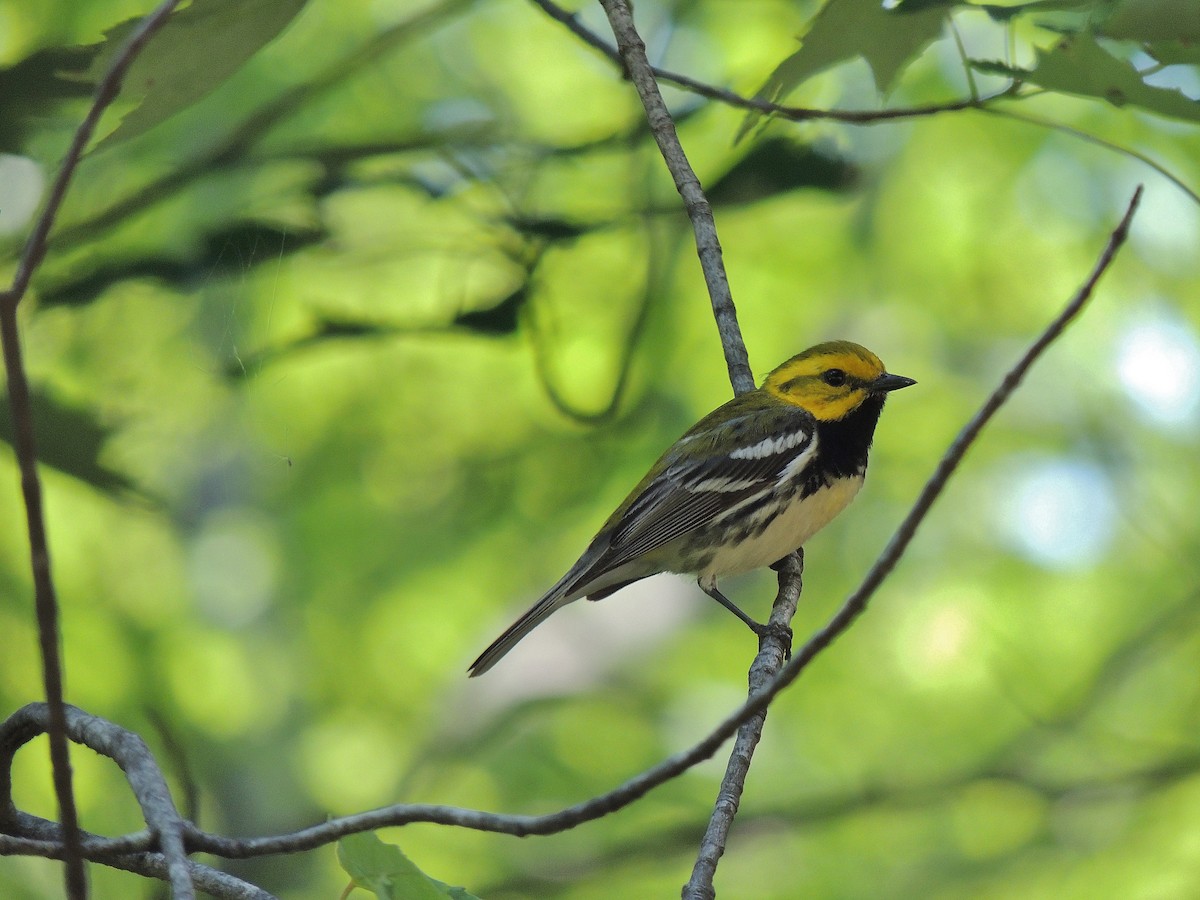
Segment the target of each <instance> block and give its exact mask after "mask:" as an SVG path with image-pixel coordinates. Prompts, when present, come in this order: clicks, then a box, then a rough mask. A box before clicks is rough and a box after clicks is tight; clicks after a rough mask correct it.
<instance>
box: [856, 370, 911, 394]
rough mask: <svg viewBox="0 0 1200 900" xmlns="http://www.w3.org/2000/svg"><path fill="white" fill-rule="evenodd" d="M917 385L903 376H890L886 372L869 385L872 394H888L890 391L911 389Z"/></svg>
mask: <svg viewBox="0 0 1200 900" xmlns="http://www.w3.org/2000/svg"><path fill="white" fill-rule="evenodd" d="M914 384H916V381H914V380H913V379H911V378H905V377H904V376H903V375H889V374H888V373H887V372H884V373H883V374H882V375H880V376H879V377H878V378H876V379H875V380H874V381H872V382H871V383H870V385H868V387H869V388H870V390H871V393H872V394H886V393H888V392H889V391H898V390H900V388H906V387H911V386H912V385H914Z"/></svg>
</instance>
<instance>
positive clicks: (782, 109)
mask: <svg viewBox="0 0 1200 900" xmlns="http://www.w3.org/2000/svg"><path fill="white" fill-rule="evenodd" d="M532 2H533V3H534V5H536V6H537V7H539V8H540V9H541V10H542V11H543V12H545V13H546V15H548V16H550V18H552V19H554V20H555V21H556V22H559V23H561V24H562V25H564V26H566V28H567V29H568V30H569V31H571V33H572V34H574V35H575V36H576V37H578V38H579V39H580V40H582V41H583V42H584V43H585V44H587V45H588V46H589V47H592V48H594V49H596V50H598V51H600V53H602V54H604V55H605V56H606V57H608V58H609V59H610V60H612V61H613V62H614V63H616V64H617V65H620V66H624V63H625V61H624V59H623V58H622V55H621V52H620V51H619V50H618V49H617V48H616V47H614V46H613V45H612V44H610V43H608V42H607V41H606V40H604V38H602V37H600V35H598V34H596V33H595V32H594V31H592V30H591V29H590V28H588V27H587V26H586V25H584V24H583V23H582V22H580V21H579V17H578V16H576V15H575V14H574V13H571V12H568V11H567V10H565V9H563V8H562V7H561V6H559V5H558V4H557V3H555V2H553V0H532ZM651 71H652V72H653V73H654V75H655V77H656V78H658V80H659V81H669V82H671V83H672V84H674V85H677V86H679V87H681V88H684V89H685V90H687V91H690V92H691V93H693V94H698V95H699V96H701V97H707V98H708V99H710V100H718V101H720V102H721V103H724V104H726V105H727V106H733V107H736V108H738V109H746V110H752V111H755V112H761V113H765V114H768V115H772V116H775V117H777V118H780V119H788V120H790V121H793V122H809V121H817V120H820V119H824V120H828V121H834V122H846V123H849V124H856V125H869V124H871V123H872V122H886V121H892V120H895V119H918V118H924V117H927V116H936V115H938V114H939V113H945V112H957V111H959V110H964V109H977V108H981V107H985V106H986V105H988V104H990V103H993V102H995V101H997V100H1003V99H1011V98H1012V97H1013V96H1014V93H1015V86H1010V87H1008V88H1005V89H1004V90H1002V91H997V92H996V93H995V94H991V95H989V96H987V97H975V96H971V97H966V98H964V99H961V100H950V101H947V102H945V103H931V104H928V105H926V106H910V107H902V108H897V109H814V108H811V107H805V106H785V105H783V104H781V103H774V102H772V101H770V100H765V99H763V98H762V97H745V96H743V95H742V94H739V93H737V92H736V91H730V90H727V89H725V88H719V87H716V86H714V85H711V84H707V83H705V82H703V81H698V80H697V79H695V78H691V77H690V76H687V75H682V74H680V73H678V72H672V71H670V70H669V69H663V68H660V67H659V66H651Z"/></svg>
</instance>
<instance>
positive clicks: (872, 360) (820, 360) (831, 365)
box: [762, 341, 916, 422]
mask: <svg viewBox="0 0 1200 900" xmlns="http://www.w3.org/2000/svg"><path fill="white" fill-rule="evenodd" d="M911 384H916V382H915V381H913V380H912V379H911V378H905V377H904V376H903V375H890V374H888V371H887V370H886V369H885V368H884V367H883V363H882V362H880V360H879V357H878V356H876V355H875V354H874V353H872V352H871V351H870V350H868V349H867V348H866V347H860V346H859V345H858V344H854V343H851V342H850V341H830V342H828V343H825V344H817V346H815V347H810V348H809V349H807V350H805V351H804V352H803V353H800V354H797V355H796V356H793V357H792V358H791V359H789V360H788V361H787V362H785V363H783V364H782V365H781V366H779V367H778V368H777V369H775V371H773V372H772V373H771V374H770V375H768V376H767V378H766V380H765V381H764V382H763V386H762V389H763V390H764V391H766V392H767V393H768V394H770V395H771V396H773V397H775V398H777V399H779V400H782V401H784V402H785V403H791V404H792V405H794V406H799V407H801V408H802V409H805V410H807V411H808V412H810V413H812V415H813V416H814V417H815V418H816V419H817V421H818V422H835V421H837V420H839V419H844V418H846V416H848V415H850V414H851V413H852V412H854V411H855V410H856V409H858V408H859V407H860V406H862V405H863V403H865V402H866V401H867V400H868V399H870V398H882V397H883V396H884V395H886V394H887V393H888V392H889V391H895V390H899V389H900V388H904V387H908V386H909V385H911Z"/></svg>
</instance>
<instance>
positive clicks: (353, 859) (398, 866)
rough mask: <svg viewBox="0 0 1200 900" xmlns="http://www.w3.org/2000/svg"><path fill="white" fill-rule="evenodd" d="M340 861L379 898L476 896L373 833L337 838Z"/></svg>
mask: <svg viewBox="0 0 1200 900" xmlns="http://www.w3.org/2000/svg"><path fill="white" fill-rule="evenodd" d="M337 854H338V862H340V863H341V864H342V868H343V869H345V870H346V873H347V874H348V875H349V876H350V877H351V878H353V879H354V883H355V884H356V885H358V886H359V887H362V888H366V889H367V890H369V891H374V892H375V896H376V897H378V898H380V900H445V898H447V897H450V898H452V900H475V898H474V897H473V895H472V894H470V893H468V892H467V890H466V889H465V888H461V887H452V886H450V885H448V884H446V883H445V882H442V881H438V880H437V879H436V878H430V877H429V876H428V875H426V874H425V873H424V872H422V871H421V870H420V869H419V868H417V866H416V864H415V863H414V862H413V861H412V860H411V859H409V858H408V857H407V856H405V855H404V851H403V850H401V849H400V848H399V847H397V846H396V845H395V844H385V843H384V842H383V841H381V840H379V838H377V837H376V836H375V835H374V834H372V833H370V832H365V833H363V834H351V835H347V836H346V837H344V838H342V839H341V840H340V841H338V847H337Z"/></svg>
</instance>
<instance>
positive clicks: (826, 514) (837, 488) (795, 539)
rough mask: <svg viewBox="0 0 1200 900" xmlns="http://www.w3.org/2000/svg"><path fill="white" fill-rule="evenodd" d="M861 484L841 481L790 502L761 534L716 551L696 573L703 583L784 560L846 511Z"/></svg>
mask: <svg viewBox="0 0 1200 900" xmlns="http://www.w3.org/2000/svg"><path fill="white" fill-rule="evenodd" d="M862 485H863V478H862V476H861V475H860V476H859V477H857V478H843V479H839V480H838V481H836V482H834V483H833V484H832V485H830V486H829V487H825V488H822V489H821V490H819V491H817V492H816V493H815V494H810V495H809V496H808V497H805V498H804V499H803V500H801V501H799V502H796V503H792V504H791V505H790V506H788V507H787V508H786V509H784V511H783V512H781V513H780V514H779V515H777V516H776V517H775V518H774V519H773V520H772V521H771V522H770V524H768V525H767V527H766V528H765V529H764V530H763V532H762V534H759V535H757V536H756V537H753V538H751V539H749V540H746V541H743V542H742V543H741V544H739V545H737V546H736V547H727V548H725V549H723V550H719V551H718V552H717V554H716V556H714V557H713V559H712V562H710V563H709V564H708V565H707V566H705V567H704V571H703V572H701V573H699V574H700V577H701V578H702V579H705V580H709V579H715V578H718V577H722V576H725V575H736V574H738V573H740V572H749V571H751V570H753V569H759V568H762V567H763V566H769V565H770V564H771V563H773V562H776V561H777V560H780V559H783V557H785V556H787V555H788V554H789V553H791V552H792V551H793V550H795V549H797V548H798V547H801V546H803V544H804V543H805V541H807V540H808V539H809V538H810V537H812V536H813V535H814V534H816V533H817V532H818V531H820V530H821V529H822V528H824V527H825V526H826V525H828V524H829V522H830V521H831V520H832V519H833V517H834V516H836V515H837V514H838V513H840V512H841V511H842V510H843V509H845V508H846V507H847V506H848V505H849V504H850V501H851V500H853V499H854V497H855V495H856V494H857V493H858V491H859V489H860V488H861V487H862Z"/></svg>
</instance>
